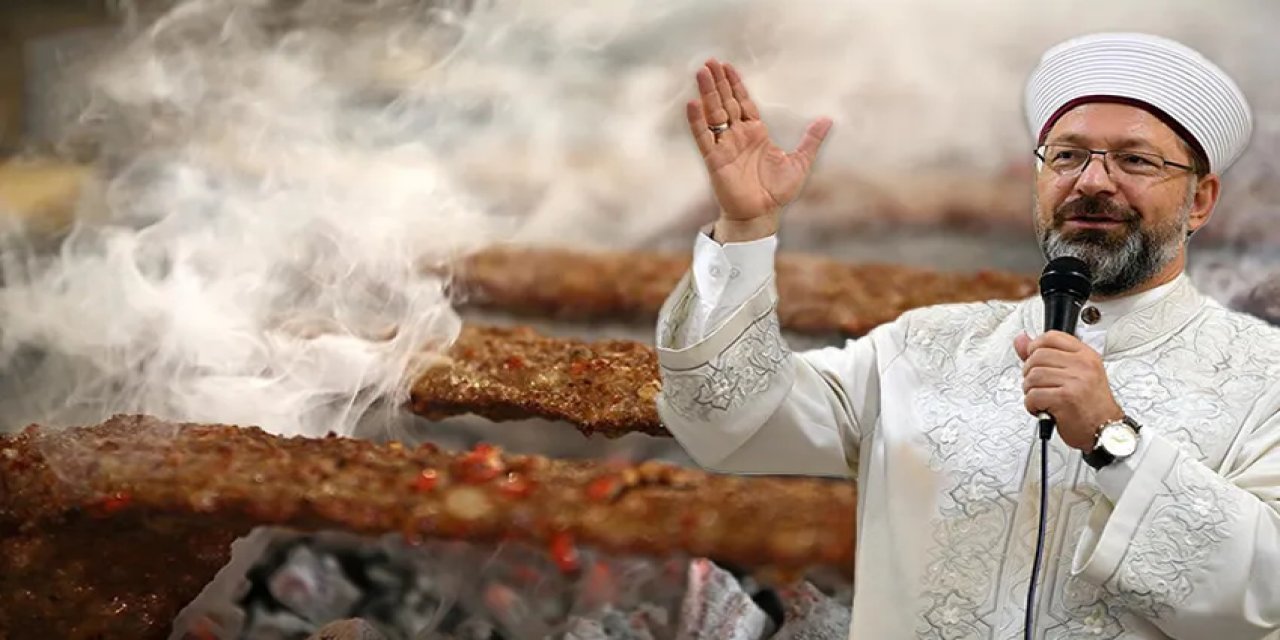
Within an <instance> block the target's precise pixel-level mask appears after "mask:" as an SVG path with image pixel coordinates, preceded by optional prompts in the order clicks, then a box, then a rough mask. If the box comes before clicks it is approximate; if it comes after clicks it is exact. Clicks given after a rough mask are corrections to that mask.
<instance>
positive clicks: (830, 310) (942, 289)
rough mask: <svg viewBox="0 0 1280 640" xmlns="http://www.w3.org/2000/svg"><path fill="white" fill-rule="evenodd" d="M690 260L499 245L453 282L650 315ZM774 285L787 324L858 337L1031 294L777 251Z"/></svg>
mask: <svg viewBox="0 0 1280 640" xmlns="http://www.w3.org/2000/svg"><path fill="white" fill-rule="evenodd" d="M689 261H690V259H689V257H688V256H685V255H675V254H663V253H653V252H614V253H578V252H572V251H566V250H560V249H542V248H530V247H497V248H491V249H488V250H485V251H482V252H480V253H477V254H475V255H472V256H470V257H469V258H468V259H467V260H465V261H464V262H463V263H462V265H461V266H460V267H459V269H458V273H457V285H458V287H459V292H460V296H461V298H462V302H463V303H464V304H468V305H471V306H474V307H478V308H485V309H500V310H504V311H511V312H515V313H521V314H530V315H537V316H543V317H554V318H561V319H578V320H597V319H607V318H625V319H632V320H637V321H641V320H643V321H650V320H652V319H654V318H656V317H657V315H658V310H659V309H660V308H661V306H662V302H663V300H665V299H666V297H667V295H668V294H669V293H670V292H671V290H672V289H673V288H674V287H675V286H676V284H677V283H678V282H679V280H680V277H681V276H682V275H683V274H684V273H685V272H686V271H687V270H688V268H689ZM777 287H778V292H779V301H778V319H779V322H781V324H782V327H783V328H784V329H789V330H791V331H796V332H800V333H808V334H831V333H840V334H844V335H847V336H861V335H864V334H866V333H867V332H868V331H870V330H871V329H873V328H874V327H876V326H877V325H880V324H884V323H886V322H889V321H891V320H893V319H894V318H897V317H898V316H899V315H901V314H902V313H903V312H905V311H908V310H910V309H914V308H917V307H924V306H929V305H933V304H943V303H948V302H974V301H981V300H995V299H1010V300H1012V299H1020V298H1024V297H1026V296H1029V295H1031V294H1032V293H1034V292H1035V280H1034V279H1033V278H1031V277H1028V276H1022V275H1017V274H1012V273H1004V272H998V271H979V272H976V273H947V272H941V271H935V270H930V269H922V268H917V267H906V266H897V265H887V264H846V263H842V262H838V261H835V260H831V259H828V258H821V257H817V256H806V255H798V254H780V255H779V256H778V259H777Z"/></svg>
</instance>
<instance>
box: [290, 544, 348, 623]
mask: <svg viewBox="0 0 1280 640" xmlns="http://www.w3.org/2000/svg"><path fill="white" fill-rule="evenodd" d="M267 588H268V589H269V590H270V591H271V595H272V596H274V597H275V599H276V601H278V602H280V603H281V604H283V605H284V606H286V607H288V608H289V609H291V610H292V611H293V612H294V613H297V614H298V615H300V616H302V617H303V618H304V619H306V620H309V621H311V622H313V623H317V624H324V623H326V622H332V621H334V620H340V619H342V618H345V617H347V616H348V615H350V613H351V610H352V607H353V606H354V605H355V603H356V602H357V601H358V600H359V599H360V596H361V594H360V591H359V590H358V589H356V586H355V585H353V584H351V581H350V580H347V578H346V576H345V574H344V573H343V571H342V567H341V566H340V565H339V563H338V561H337V559H336V558H334V557H333V556H331V555H329V554H319V553H316V552H315V551H312V550H311V549H310V548H308V547H306V546H298V547H295V548H294V549H293V550H292V551H290V552H289V559H288V560H287V561H286V562H285V564H284V566H282V567H280V568H279V569H278V570H276V572H275V573H273V574H272V575H271V578H270V579H269V580H268V582H267Z"/></svg>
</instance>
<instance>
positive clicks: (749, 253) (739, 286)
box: [681, 233, 778, 344]
mask: <svg viewBox="0 0 1280 640" xmlns="http://www.w3.org/2000/svg"><path fill="white" fill-rule="evenodd" d="M777 251H778V237H777V236H768V237H765V238H761V239H759V240H753V241H751V242H730V243H727V244H723V245H722V244H720V243H719V242H716V241H715V240H712V239H711V237H710V236H708V235H707V234H705V233H699V234H698V237H697V239H696V240H695V241H694V245H693V267H692V269H691V270H690V273H691V278H692V281H693V290H694V294H695V296H696V304H694V305H693V306H692V307H691V308H690V309H689V312H690V315H689V318H688V321H687V322H688V324H687V332H686V333H684V334H683V335H682V336H681V341H682V342H684V343H685V344H689V343H693V342H697V341H698V340H701V339H703V338H705V337H706V336H707V334H708V333H710V332H711V331H714V330H715V328H716V327H718V326H720V325H721V324H723V323H724V321H725V319H726V318H728V317H729V314H730V313H733V310H734V309H736V308H738V307H740V306H742V304H743V303H745V302H746V301H747V298H750V297H751V295H752V294H753V293H755V292H756V291H759V290H760V288H761V287H763V286H764V285H765V283H767V282H769V280H770V279H771V278H772V277H773V260H774V257H775V255H776V254H777Z"/></svg>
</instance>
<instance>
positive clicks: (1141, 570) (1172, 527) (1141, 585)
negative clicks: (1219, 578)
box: [1107, 455, 1240, 618]
mask: <svg viewBox="0 0 1280 640" xmlns="http://www.w3.org/2000/svg"><path fill="white" fill-rule="evenodd" d="M1206 473H1212V472H1210V471H1208V470H1206V469H1205V468H1204V467H1203V466H1201V465H1199V464H1198V463H1196V462H1195V461H1194V460H1192V459H1191V458H1189V457H1186V456H1185V455H1184V456H1180V457H1179V459H1178V462H1177V463H1176V464H1174V465H1173V468H1172V469H1170V471H1169V473H1168V475H1166V476H1165V478H1164V482H1163V486H1164V490H1163V491H1161V492H1160V494H1159V495H1158V496H1157V497H1156V499H1155V504H1156V505H1158V506H1156V507H1155V510H1154V515H1152V516H1151V517H1150V518H1149V520H1148V521H1147V523H1146V526H1144V527H1142V529H1141V530H1140V532H1139V534H1138V537H1137V538H1136V539H1135V540H1134V542H1133V544H1131V545H1130V546H1129V549H1128V552H1127V553H1126V554H1125V558H1124V561H1123V562H1122V563H1121V565H1120V570H1119V571H1118V572H1117V573H1116V575H1115V577H1114V578H1112V580H1111V581H1109V582H1108V584H1107V590H1108V591H1109V592H1110V593H1111V594H1112V595H1113V596H1114V597H1115V598H1116V599H1117V600H1119V601H1121V602H1123V603H1124V604H1125V606H1127V607H1128V608H1129V609H1131V610H1133V611H1135V612H1137V613H1139V614H1141V615H1144V616H1146V617H1149V618H1158V617H1160V616H1162V615H1165V614H1167V613H1169V612H1172V611H1173V608H1174V607H1176V606H1177V605H1178V604H1179V603H1180V602H1182V601H1183V600H1185V599H1186V598H1187V596H1189V595H1191V590H1192V576H1193V575H1194V574H1195V573H1196V572H1197V571H1198V570H1200V569H1201V568H1202V567H1203V566H1204V564H1205V562H1206V561H1207V560H1208V559H1209V558H1210V557H1212V555H1213V553H1214V551H1215V550H1216V549H1217V548H1218V546H1219V544H1220V543H1221V542H1222V541H1223V540H1225V539H1226V538H1227V536H1228V535H1229V534H1230V533H1231V523H1232V521H1234V520H1235V519H1236V518H1237V517H1238V515H1239V511H1240V503H1239V501H1238V500H1237V499H1236V496H1234V495H1233V494H1232V490H1231V488H1230V487H1228V486H1225V485H1223V484H1222V483H1221V482H1215V481H1214V479H1212V478H1205V477H1201V476H1203V475H1204V474H1206Z"/></svg>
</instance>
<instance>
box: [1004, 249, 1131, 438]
mask: <svg viewBox="0 0 1280 640" xmlns="http://www.w3.org/2000/svg"><path fill="white" fill-rule="evenodd" d="M1091 288H1092V287H1091V278H1090V275H1089V267H1088V265H1086V264H1085V263H1084V262H1083V261H1081V260H1078V259H1076V258H1057V259H1055V260H1053V261H1051V262H1049V264H1048V265H1047V266H1046V267H1045V269H1044V273H1043V274H1042V275H1041V276H1040V295H1041V297H1042V298H1043V299H1044V306H1045V333H1044V334H1042V335H1041V336H1040V337H1038V338H1036V339H1035V340H1032V339H1031V338H1030V337H1028V336H1027V335H1026V334H1021V335H1019V336H1018V337H1017V338H1016V339H1015V340H1014V342H1013V346H1014V350H1015V351H1017V353H1018V357H1019V358H1020V359H1021V360H1022V361H1023V367H1022V380H1023V381H1022V391H1023V393H1024V394H1025V401H1024V404H1025V406H1026V408H1027V411H1028V412H1030V413H1031V414H1032V415H1035V416H1036V417H1038V418H1040V420H1041V428H1042V430H1044V431H1043V433H1042V437H1045V438H1047V437H1048V436H1049V432H1051V431H1052V429H1053V428H1055V426H1056V428H1057V430H1058V435H1059V436H1061V437H1062V441H1063V442H1065V443H1066V444H1067V445H1068V446H1070V447H1072V448H1073V449H1079V450H1080V451H1084V452H1085V453H1088V452H1089V451H1091V450H1092V449H1093V445H1094V441H1095V439H1096V436H1097V430H1098V428H1099V427H1100V426H1101V425H1103V424H1105V423H1106V422H1108V421H1111V420H1118V419H1120V418H1122V417H1123V416H1124V411H1123V410H1122V409H1121V408H1120V405H1119V404H1118V403H1117V402H1116V400H1115V396H1114V395H1112V393H1111V383H1110V381H1109V380H1108V379H1107V373H1106V370H1105V369H1104V368H1103V366H1102V357H1101V356H1100V355H1098V352H1096V351H1094V350H1093V349H1092V348H1091V347H1089V346H1088V345H1086V344H1085V343H1083V342H1081V341H1080V339H1079V338H1077V337H1075V330H1076V320H1077V318H1079V315H1080V308H1081V307H1082V306H1083V305H1084V302H1085V300H1088V298H1089V293H1090V289H1091Z"/></svg>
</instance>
